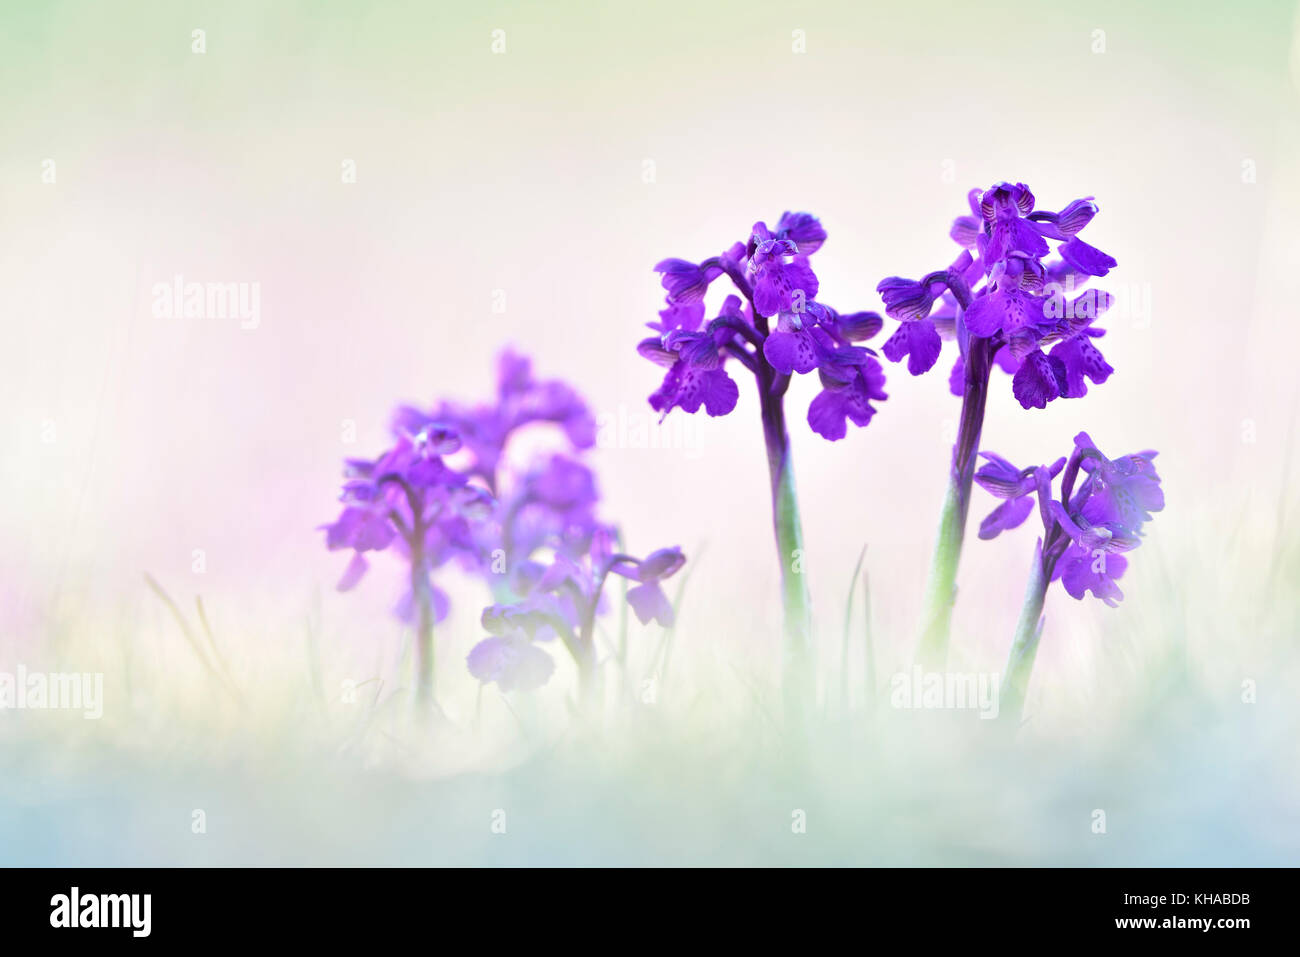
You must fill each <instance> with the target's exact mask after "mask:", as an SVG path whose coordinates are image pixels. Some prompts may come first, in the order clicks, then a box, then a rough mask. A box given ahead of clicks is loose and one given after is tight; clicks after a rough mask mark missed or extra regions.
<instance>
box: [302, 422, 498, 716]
mask: <svg viewBox="0 0 1300 957" xmlns="http://www.w3.org/2000/svg"><path fill="white" fill-rule="evenodd" d="M459 448H460V437H459V436H458V435H457V434H456V432H455V431H454V430H453V429H451V428H449V427H447V426H445V425H443V424H438V423H430V424H428V425H426V426H424V427H423V428H421V429H420V430H419V431H418V432H414V433H406V432H403V433H402V434H400V435H399V436H398V438H397V442H396V444H395V445H394V446H393V447H392V448H391V449H389V450H388V451H386V452H385V453H383V454H382V455H380V456H379V457H378V458H377V459H374V460H373V461H367V460H364V459H351V460H349V461H348V467H347V472H346V476H347V478H346V481H345V482H344V485H343V492H342V495H341V496H340V498H341V501H342V502H343V503H344V506H343V511H342V513H341V514H340V515H339V517H338V518H337V519H336V520H335V521H334V522H332V523H330V524H328V525H323V526H321V527H322V528H323V529H324V530H325V542H326V546H327V547H328V548H329V549H331V550H338V549H344V548H350V549H352V553H353V554H352V560H351V561H350V562H349V563H348V566H347V569H346V570H345V571H344V573H343V577H342V578H341V579H340V581H339V584H338V588H339V590H340V591H348V590H350V589H352V588H354V587H355V586H356V585H357V584H358V583H359V582H360V581H361V579H362V577H363V576H364V575H365V573H366V571H367V569H368V567H369V562H368V561H367V559H366V553H367V552H380V551H385V550H388V549H390V548H392V549H393V550H395V551H396V552H398V553H399V554H400V555H401V556H402V557H403V558H404V559H405V560H406V563H407V565H408V569H409V575H408V581H409V587H408V590H407V592H406V593H405V594H404V595H403V596H402V598H401V600H400V601H399V602H398V604H397V609H396V611H397V614H398V616H399V617H400V618H402V619H403V620H405V621H407V622H409V623H412V624H414V625H415V626H416V649H417V664H416V668H417V680H416V698H417V701H419V702H420V703H422V704H424V703H428V702H429V701H431V700H432V697H433V678H434V675H433V626H434V624H436V623H437V622H439V621H441V620H442V619H444V618H445V617H446V616H447V613H448V610H449V604H450V603H449V601H448V599H447V596H446V594H445V593H444V592H442V591H441V590H440V589H438V588H437V587H435V586H434V584H433V582H432V580H431V578H430V576H431V574H432V572H433V571H434V569H436V568H438V567H439V566H441V565H442V564H444V563H445V562H447V561H448V560H449V559H451V558H453V557H456V556H457V555H466V554H472V553H473V550H474V537H473V533H472V528H471V526H472V525H473V524H476V523H479V522H481V521H483V520H484V519H485V518H486V517H487V516H488V515H489V514H490V513H491V511H492V508H493V499H492V496H491V494H490V493H489V492H488V491H487V490H486V489H485V488H483V487H481V486H477V485H474V484H472V483H471V482H470V479H469V477H468V476H466V475H465V474H463V473H461V472H459V471H457V470H455V469H453V468H451V467H450V466H448V465H447V464H446V462H445V461H444V460H443V456H445V455H450V454H453V453H455V452H456V451H458V450H459Z"/></svg>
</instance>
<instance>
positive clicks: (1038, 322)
mask: <svg viewBox="0 0 1300 957" xmlns="http://www.w3.org/2000/svg"><path fill="white" fill-rule="evenodd" d="M967 202H968V205H969V206H970V215H969V216H961V217H958V218H957V220H956V221H954V222H953V224H952V228H951V229H950V231H949V235H950V237H951V238H952V239H953V240H954V241H955V242H956V243H957V244H958V245H959V246H961V247H962V250H961V252H960V253H959V254H958V256H957V258H956V259H954V260H953V262H952V263H951V264H950V265H949V266H948V267H947V268H946V269H940V270H938V271H936V272H932V273H929V274H927V275H925V276H923V277H921V278H920V279H917V280H913V279H905V278H902V277H897V276H893V277H890V278H887V279H884V280H882V281H881V282H880V284H879V285H878V286H877V291H879V293H880V295H881V298H882V299H883V300H884V303H885V312H886V314H888V315H889V316H890V317H892V318H894V319H897V320H898V321H899V328H898V329H897V330H896V331H895V332H894V334H893V335H892V336H891V337H890V338H889V340H888V341H887V342H886V343H885V346H884V353H885V357H886V358H888V359H889V360H890V361H891V362H901V361H902V360H903V359H904V357H906V359H907V368H908V371H909V372H910V373H911V374H912V375H922V374H924V373H926V372H928V371H929V370H930V369H931V368H933V367H934V365H935V364H936V363H937V362H938V360H939V356H940V354H941V352H942V349H943V342H944V341H945V340H955V341H956V342H957V345H958V355H957V359H956V362H955V364H954V365H953V367H952V372H951V373H950V375H949V377H948V385H949V389H950V391H952V392H953V393H954V394H955V395H958V396H961V398H962V410H961V418H960V424H959V427H958V432H957V441H956V443H955V444H954V447H953V455H952V466H951V473H950V477H949V492H948V496H947V499H946V500H945V504H944V511H943V516H942V518H941V523H940V535H939V545H938V547H937V548H936V550H935V557H934V563H933V565H932V567H931V573H930V579H929V584H928V587H927V592H926V602H925V614H924V624H923V628H922V636H921V648H920V657H921V658H922V660H923V661H924V662H925V663H926V664H927V665H931V666H938V665H940V664H942V662H943V660H944V659H945V658H946V656H947V649H948V642H949V635H950V630H951V620H952V605H953V600H954V596H955V594H956V574H957V566H958V561H959V559H960V555H961V546H962V540H963V538H964V535H965V526H966V516H967V514H968V512H969V508H970V493H971V484H972V482H973V480H974V476H975V467H976V452H977V450H978V449H979V445H980V436H981V432H982V430H983V425H984V410H985V406H986V403H987V398H988V384H989V377H990V375H991V373H992V371H993V369H994V368H1000V369H1002V370H1003V371H1004V372H1007V373H1009V374H1010V375H1011V377H1012V383H1011V386H1012V394H1013V395H1014V396H1015V398H1016V400H1017V401H1018V402H1020V404H1021V405H1022V406H1023V407H1024V408H1026V409H1031V408H1037V409H1042V408H1046V406H1047V404H1048V403H1049V402H1052V401H1054V400H1056V399H1058V398H1077V397H1080V396H1083V395H1085V394H1086V393H1087V391H1088V381H1091V382H1093V383H1096V384H1099V383H1103V382H1105V381H1106V380H1107V379H1108V378H1109V377H1110V375H1111V373H1112V372H1113V371H1114V370H1113V369H1112V368H1111V366H1110V365H1109V364H1108V363H1107V362H1106V359H1105V357H1104V356H1102V354H1101V351H1100V350H1099V349H1098V348H1097V345H1096V339H1098V338H1099V337H1100V336H1101V335H1102V334H1103V333H1102V330H1101V329H1098V328H1096V327H1095V326H1094V323H1095V321H1096V320H1097V319H1098V318H1099V317H1100V316H1101V315H1102V314H1103V313H1104V312H1105V311H1106V309H1107V308H1109V306H1110V304H1111V299H1110V296H1108V295H1107V294H1106V293H1103V292H1098V291H1096V290H1091V289H1086V290H1085V289H1082V288H1081V287H1082V286H1083V285H1084V284H1085V283H1086V282H1087V281H1088V280H1089V279H1091V278H1093V277H1099V276H1105V275H1106V274H1107V273H1108V272H1109V271H1110V270H1111V269H1112V268H1113V267H1114V266H1115V260H1114V259H1112V258H1111V257H1110V256H1107V255H1106V254H1105V253H1103V252H1101V251H1100V250H1098V249H1096V248H1094V247H1092V246H1089V245H1088V244H1087V243H1085V242H1083V240H1081V239H1080V238H1079V235H1078V234H1079V233H1080V232H1081V231H1082V230H1083V229H1084V228H1085V227H1086V226H1088V224H1089V223H1091V221H1092V220H1093V218H1094V217H1095V216H1096V214H1097V209H1098V207H1097V204H1096V203H1095V202H1094V201H1093V200H1092V199H1091V198H1090V197H1089V198H1084V199H1078V200H1075V201H1073V202H1071V203H1069V204H1067V205H1066V206H1065V207H1064V208H1063V209H1061V210H1060V211H1059V212H1050V211H1045V210H1039V209H1037V208H1036V207H1037V200H1036V198H1035V197H1034V194H1033V192H1032V191H1031V190H1030V189H1029V188H1028V187H1027V186H1025V185H1024V184H1023V183H1014V184H1012V183H995V184H994V185H993V186H992V187H990V188H989V189H986V190H982V191H981V190H971V192H970V193H969V194H968V195H967ZM1053 245H1054V246H1055V251H1056V255H1057V256H1058V257H1059V259H1048V257H1049V255H1050V254H1051V252H1052V247H1053ZM1026 501H1027V500H1026V499H1025V498H1024V497H1023V496H1017V497H1013V498H1011V499H1009V500H1008V501H1007V503H1006V505H1005V506H1004V507H1003V509H1002V510H1001V511H1000V512H999V514H998V516H997V517H996V518H992V517H990V519H989V520H986V526H985V527H983V528H982V529H981V535H984V536H988V535H993V534H996V533H997V531H998V530H999V529H1000V528H1002V527H1010V526H1006V525H1005V523H1006V522H1008V521H1010V520H1012V519H1017V518H1018V519H1019V521H1023V520H1024V517H1025V516H1026V515H1027V514H1028V511H1029V508H1030V506H1028V505H1027V504H1026ZM990 523H991V524H990Z"/></svg>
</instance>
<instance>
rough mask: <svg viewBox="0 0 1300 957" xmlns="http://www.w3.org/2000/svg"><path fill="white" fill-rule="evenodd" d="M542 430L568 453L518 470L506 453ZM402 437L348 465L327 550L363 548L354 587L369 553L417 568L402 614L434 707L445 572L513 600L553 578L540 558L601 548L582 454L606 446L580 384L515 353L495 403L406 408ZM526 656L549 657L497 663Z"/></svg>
mask: <svg viewBox="0 0 1300 957" xmlns="http://www.w3.org/2000/svg"><path fill="white" fill-rule="evenodd" d="M534 425H547V426H551V427H552V428H554V429H556V430H558V432H559V433H560V435H561V436H562V437H563V439H564V450H563V451H561V452H554V453H551V454H548V455H536V456H534V457H533V458H532V459H531V460H530V461H526V462H524V463H522V464H519V465H516V464H515V463H513V462H511V461H510V457H509V456H508V455H507V451H508V448H509V447H510V444H511V441H512V439H513V438H514V437H515V436H516V435H517V434H518V433H519V432H520V431H521V430H523V429H525V428H528V427H530V426H534ZM393 433H394V437H395V444H394V445H393V447H392V448H391V449H389V450H388V451H386V452H385V453H384V454H383V455H381V456H380V457H379V458H378V459H375V460H373V461H368V460H360V459H354V460H350V461H349V462H348V470H347V479H346V482H345V484H344V488H343V495H342V500H343V503H344V508H343V511H342V514H341V515H340V516H339V518H338V519H337V520H336V521H335V522H333V523H332V524H330V525H327V526H324V528H325V530H326V544H327V546H328V547H329V548H331V549H343V548H348V549H351V550H352V552H353V557H352V560H351V561H350V562H349V564H348V566H347V569H346V570H345V571H344V574H343V577H342V579H341V580H340V582H339V588H340V590H344V591H346V590H348V589H351V588H353V587H355V586H356V585H357V584H358V583H359V582H360V580H361V578H362V577H363V576H364V575H365V573H366V571H367V569H368V567H369V561H368V557H367V556H368V553H373V552H378V551H385V550H387V551H391V552H394V553H395V554H397V555H399V556H400V557H401V558H403V559H404V560H405V562H406V563H407V565H408V567H409V582H410V584H409V587H408V588H407V590H406V592H405V593H404V594H403V595H402V597H401V598H400V600H399V601H398V602H397V605H396V608H395V611H396V614H397V615H398V617H399V618H400V619H402V620H403V621H405V622H407V623H409V624H412V625H413V626H415V629H416V637H417V674H418V677H417V700H419V701H421V702H427V701H428V700H429V699H431V697H432V687H433V671H432V661H433V646H432V642H433V627H434V625H436V624H438V623H440V622H442V621H443V620H444V619H445V618H446V617H447V615H448V614H449V612H450V600H449V599H448V596H447V594H446V593H445V592H444V591H442V589H440V588H439V587H437V585H436V584H435V583H434V582H433V578H432V576H433V573H434V572H435V571H436V570H437V569H439V568H440V567H442V566H443V565H445V564H446V563H448V562H450V561H455V562H457V563H458V564H459V565H461V566H462V567H463V568H464V569H465V570H467V571H468V572H470V573H472V574H475V575H479V576H481V577H483V578H484V580H485V581H486V582H487V583H488V585H489V586H490V588H491V589H492V591H493V594H494V596H496V597H497V598H498V599H499V600H509V601H514V600H516V599H517V598H518V596H519V595H521V594H524V593H526V592H527V591H528V590H530V589H531V588H533V587H534V585H535V584H536V582H537V581H538V580H539V579H540V578H541V576H542V573H543V571H544V568H543V567H542V566H541V565H540V563H539V562H537V561H536V560H535V558H534V555H535V554H537V553H546V554H547V555H551V556H576V555H581V554H583V553H585V552H586V551H587V550H589V549H590V548H591V544H592V540H593V538H594V537H595V536H596V535H597V533H598V529H599V528H600V527H601V526H600V525H599V523H598V522H597V520H596V517H595V506H596V503H597V501H598V497H599V496H598V491H597V488H596V482H595V476H594V475H593V474H592V472H591V470H590V469H589V468H588V467H587V466H586V465H585V464H583V463H582V462H580V461H579V460H578V459H577V458H576V455H577V454H578V453H580V452H581V451H582V450H584V449H586V448H589V447H590V446H592V445H593V444H594V443H595V419H594V417H593V416H592V414H591V412H590V410H589V409H588V407H587V405H586V403H585V402H583V400H582V399H581V397H580V396H579V395H578V394H577V393H576V392H575V391H574V390H573V389H572V388H571V387H570V386H568V385H567V384H566V383H564V382H561V381H559V380H554V379H551V380H543V379H539V378H538V377H537V376H536V375H535V374H534V372H533V368H532V363H531V362H530V361H529V360H528V359H527V358H526V357H523V356H520V355H518V354H517V353H514V352H512V351H509V350H507V351H505V352H503V353H502V355H501V357H500V359H499V360H498V364H497V388H496V395H495V397H494V399H493V401H491V402H487V403H481V404H477V405H469V404H463V403H459V402H453V401H447V400H444V401H441V402H439V403H437V404H436V405H435V406H434V407H433V408H432V409H431V410H429V411H424V410H421V409H418V408H416V407H414V406H409V405H407V406H402V407H400V408H399V409H398V410H397V412H396V414H395V415H394V417H393ZM501 637H502V639H503V640H504V639H505V638H506V637H508V636H506V635H504V634H503V635H502V636H501ZM516 644H517V642H516ZM516 652H518V653H517V654H516ZM483 654H484V655H486V654H487V652H486V651H485V652H484V653H483ZM516 659H517V660H518V661H519V662H520V664H519V665H518V667H519V668H525V667H526V666H527V665H528V663H529V662H532V663H533V665H534V666H536V665H537V661H538V659H537V656H536V655H535V654H531V653H527V652H523V651H521V650H520V649H518V648H515V647H514V646H511V648H509V649H503V650H501V652H500V654H499V655H497V657H496V658H493V659H491V660H496V661H499V662H505V661H515V660H516ZM484 660H488V659H484ZM479 666H481V667H487V666H486V665H484V664H482V663H481V662H480V665H476V667H479ZM503 667H504V665H503ZM530 674H532V675H533V676H534V677H535V675H536V672H535V671H534V672H530ZM520 680H521V681H522V682H523V684H527V683H528V681H527V680H525V679H524V678H523V677H521V679H520ZM530 680H531V679H530Z"/></svg>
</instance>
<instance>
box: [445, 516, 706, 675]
mask: <svg viewBox="0 0 1300 957" xmlns="http://www.w3.org/2000/svg"><path fill="white" fill-rule="evenodd" d="M614 541H615V535H614V532H613V530H612V529H610V528H608V527H602V528H599V529H597V530H596V532H595V534H594V536H593V539H592V544H591V547H590V549H589V550H588V551H587V552H586V553H585V554H583V555H579V556H572V557H571V556H568V555H564V554H560V553H558V552H557V553H556V554H555V555H554V557H553V558H552V560H551V561H550V563H549V565H548V564H543V563H540V562H536V561H529V562H528V563H527V564H526V566H525V567H524V570H523V574H522V575H520V576H519V578H518V579H517V581H518V582H519V584H520V586H521V587H522V588H523V589H524V591H525V592H526V593H525V595H524V597H523V598H522V599H520V600H518V601H515V602H512V603H499V604H495V605H492V606H490V607H488V608H487V609H485V610H484V612H483V619H482V621H483V628H484V630H485V631H487V632H488V637H487V638H484V639H483V640H482V641H480V642H479V643H478V644H477V645H475V646H474V648H473V649H472V650H471V651H470V653H469V656H468V658H467V663H468V665H469V670H470V673H471V674H472V675H474V677H476V678H478V679H479V681H481V682H483V683H484V684H487V683H491V682H495V683H496V684H497V686H498V687H499V688H500V689H501V690H502V691H516V690H518V691H529V690H532V689H535V688H539V687H541V686H542V685H543V684H545V683H546V682H547V681H548V680H549V679H550V677H551V674H552V673H553V672H554V670H555V662H554V660H553V659H552V658H551V656H550V655H549V654H547V652H546V651H545V650H543V649H542V648H541V647H539V643H541V644H545V643H549V642H551V641H553V640H555V639H556V638H557V637H558V638H559V639H560V640H561V642H562V643H563V644H564V646H565V648H567V649H568V651H569V653H570V654H571V655H572V656H573V659H574V661H575V662H576V663H577V665H578V673H579V680H580V682H581V684H582V685H583V687H584V689H586V688H589V687H590V685H591V683H592V681H593V679H594V674H595V670H596V648H595V639H594V627H595V620H596V616H597V614H598V613H599V612H600V610H601V608H602V606H603V604H604V603H603V595H604V587H605V582H606V580H607V578H608V576H609V574H610V573H611V572H612V573H614V574H616V575H622V576H624V577H626V578H630V579H632V580H634V581H636V582H637V584H636V586H634V587H633V588H630V589H628V592H627V601H628V604H629V605H630V606H631V607H632V610H633V611H635V612H636V616H637V618H638V619H640V621H641V623H642V624H649V623H650V622H651V621H656V622H658V623H659V624H660V625H663V626H664V627H668V626H670V625H671V624H672V623H673V608H672V605H671V604H670V603H669V601H668V596H667V595H665V594H664V591H663V588H662V587H661V585H660V582H662V581H663V580H664V579H666V578H669V577H671V576H672V575H673V574H675V573H676V572H677V570H678V569H680V568H681V567H682V565H683V564H685V562H686V558H685V556H684V555H683V554H682V552H681V549H680V548H675V547H674V548H664V549H660V550H659V551H656V552H652V553H651V554H650V555H648V556H647V557H646V558H644V559H636V558H633V557H631V556H630V555H622V554H617V553H615V552H614V551H613V544H614Z"/></svg>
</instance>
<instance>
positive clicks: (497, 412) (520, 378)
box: [393, 349, 596, 492]
mask: <svg viewBox="0 0 1300 957" xmlns="http://www.w3.org/2000/svg"><path fill="white" fill-rule="evenodd" d="M538 423H551V424H553V425H555V426H558V427H559V428H560V429H561V430H562V431H563V433H564V435H565V437H566V438H567V440H568V442H569V444H570V445H571V446H572V448H573V449H574V450H581V449H589V448H591V447H592V446H593V445H595V444H596V420H595V417H594V416H593V415H592V414H591V410H590V409H589V408H588V407H587V404H586V403H585V402H584V401H583V400H582V397H581V396H580V395H578V393H577V392H576V391H574V389H573V388H572V387H571V386H569V385H568V384H567V383H565V382H562V381H560V380H558V379H538V378H537V377H536V375H535V374H534V373H533V367H532V361H531V360H530V359H528V358H527V357H526V356H521V355H518V354H517V353H515V352H513V351H511V350H509V349H507V350H505V351H504V352H503V353H502V354H501V356H500V358H499V359H498V360H497V394H496V399H495V401H493V402H486V403H480V404H477V405H466V404H464V403H460V402H454V401H448V400H444V401H442V402H440V403H438V404H437V405H436V406H434V408H433V409H432V410H430V411H424V410H422V409H418V408H415V407H414V406H410V405H404V406H401V407H400V408H399V409H398V410H397V413H396V414H395V415H394V417H393V430H394V432H396V433H402V432H410V431H418V430H419V429H422V428H425V427H427V426H429V425H435V424H436V425H441V426H444V427H450V428H453V429H455V430H456V432H457V434H458V435H459V436H460V437H461V440H462V443H463V445H464V449H465V452H466V453H467V454H468V458H469V463H468V465H467V467H466V469H465V471H466V474H467V475H470V476H476V477H478V478H481V479H482V480H483V481H484V482H485V483H487V485H488V487H489V488H490V489H492V490H493V491H494V492H495V491H496V489H497V484H498V482H499V479H500V476H498V474H497V473H498V471H499V470H500V468H501V466H502V457H503V456H504V455H505V450H506V446H507V445H508V444H509V442H510V439H511V437H512V436H513V435H514V434H515V433H516V432H518V431H519V430H520V429H523V428H524V427H526V426H529V425H534V424H538Z"/></svg>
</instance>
